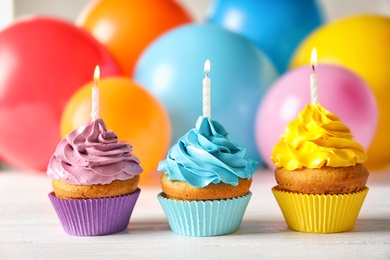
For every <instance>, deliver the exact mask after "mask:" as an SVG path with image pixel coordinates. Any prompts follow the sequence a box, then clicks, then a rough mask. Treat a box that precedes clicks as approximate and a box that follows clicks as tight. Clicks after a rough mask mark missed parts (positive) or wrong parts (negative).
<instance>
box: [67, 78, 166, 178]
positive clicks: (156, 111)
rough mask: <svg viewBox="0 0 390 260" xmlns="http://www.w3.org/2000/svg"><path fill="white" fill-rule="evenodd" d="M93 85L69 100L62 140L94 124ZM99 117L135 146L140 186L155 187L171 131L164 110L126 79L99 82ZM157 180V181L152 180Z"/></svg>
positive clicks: (80, 90) (124, 139)
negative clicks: (73, 132)
mask: <svg viewBox="0 0 390 260" xmlns="http://www.w3.org/2000/svg"><path fill="white" fill-rule="evenodd" d="M92 87H93V82H91V83H88V84H86V85H84V86H83V87H82V88H80V89H79V90H78V91H77V92H76V93H75V94H74V95H73V96H72V98H71V99H70V100H69V102H68V104H67V106H66V108H65V110H64V113H63V115H62V118H61V136H62V137H65V136H66V135H67V134H68V133H70V132H71V131H72V130H74V129H76V128H78V127H80V126H81V125H82V124H84V123H85V122H88V121H91V116H90V114H91V106H92V105H91V104H92V100H91V99H92V98H91V97H92V94H91V91H92ZM98 87H99V90H100V117H101V118H102V119H103V120H104V122H105V123H106V126H107V129H112V130H113V131H114V132H115V133H116V134H117V136H118V139H119V140H121V141H126V142H129V143H131V144H132V145H133V149H134V150H133V154H134V155H135V156H137V157H138V158H139V160H140V161H141V166H142V168H143V170H144V171H143V173H142V174H141V184H155V183H156V181H155V180H152V177H151V176H156V174H154V172H155V170H156V168H157V165H158V162H159V161H160V160H161V159H163V158H164V157H165V155H166V153H167V150H168V146H169V143H170V135H171V128H170V122H169V118H168V114H167V113H166V111H165V109H164V107H163V106H162V105H161V104H160V103H159V102H158V100H157V99H155V98H154V97H153V96H152V95H151V94H150V93H149V92H147V91H146V90H145V89H144V88H143V87H141V86H140V85H138V84H136V83H135V82H133V81H131V80H130V79H128V78H124V77H110V78H104V79H102V80H100V81H99V82H98ZM153 178H156V177H153Z"/></svg>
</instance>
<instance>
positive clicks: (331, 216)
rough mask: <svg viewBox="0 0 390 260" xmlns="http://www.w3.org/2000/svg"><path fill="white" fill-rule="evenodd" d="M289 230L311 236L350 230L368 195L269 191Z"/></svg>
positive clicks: (362, 192)
mask: <svg viewBox="0 0 390 260" xmlns="http://www.w3.org/2000/svg"><path fill="white" fill-rule="evenodd" d="M272 192H273V194H274V196H275V198H276V201H277V202H278V204H279V207H280V209H281V211H282V213H283V216H284V219H285V220H286V223H287V225H288V226H289V228H291V229H293V230H296V231H301V232H310V233H336V232H344V231H348V230H351V229H352V228H353V227H354V225H355V223H356V220H357V217H358V215H359V212H360V209H361V207H362V205H363V202H364V199H365V197H366V195H367V193H368V188H367V187H365V188H364V189H363V190H362V191H359V192H355V193H350V194H339V195H335V194H328V195H316V194H302V193H293V192H288V191H283V190H280V189H279V186H275V187H273V188H272Z"/></svg>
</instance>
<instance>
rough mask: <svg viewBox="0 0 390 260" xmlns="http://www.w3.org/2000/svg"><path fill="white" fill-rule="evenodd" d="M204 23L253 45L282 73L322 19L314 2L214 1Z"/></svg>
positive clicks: (284, 0) (287, 0) (309, 0)
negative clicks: (229, 31)
mask: <svg viewBox="0 0 390 260" xmlns="http://www.w3.org/2000/svg"><path fill="white" fill-rule="evenodd" d="M207 22H208V23H211V24H216V25H220V26H222V27H224V28H226V29H229V30H231V31H234V32H236V33H239V34H241V35H243V36H245V37H247V38H248V39H250V40H251V41H253V42H254V43H255V44H256V45H257V46H258V47H259V48H260V49H262V50H263V51H264V52H265V54H266V55H268V57H269V58H270V59H271V61H272V62H273V63H274V65H275V66H276V68H277V69H278V71H279V72H280V73H283V72H285V71H286V70H287V68H288V64H289V62H290V59H291V57H292V55H293V53H294V51H295V49H296V48H297V47H298V45H299V43H300V42H301V41H302V40H303V39H305V37H306V36H308V35H309V34H310V33H311V32H312V31H313V30H314V29H315V28H317V27H318V26H320V25H321V24H323V22H324V19H323V14H322V11H321V8H320V6H319V5H318V4H317V1H316V0H299V1H293V0H273V1H271V0H240V1H237V0H214V1H213V2H212V4H211V5H210V7H209V10H208V13H207Z"/></svg>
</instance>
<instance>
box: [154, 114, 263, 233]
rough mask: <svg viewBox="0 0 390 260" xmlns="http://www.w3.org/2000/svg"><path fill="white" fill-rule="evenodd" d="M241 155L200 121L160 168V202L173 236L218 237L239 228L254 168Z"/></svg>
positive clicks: (220, 132)
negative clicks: (162, 172)
mask: <svg viewBox="0 0 390 260" xmlns="http://www.w3.org/2000/svg"><path fill="white" fill-rule="evenodd" d="M244 155H245V149H243V148H241V147H239V146H238V145H237V144H234V143H233V142H232V141H231V140H230V137H229V135H228V133H227V132H226V130H225V129H224V128H223V126H222V125H221V124H219V123H218V122H217V121H215V120H211V119H210V118H208V117H199V119H198V121H197V123H196V127H195V128H193V129H191V130H190V131H189V132H188V133H187V134H186V135H184V136H183V137H182V138H180V139H179V141H178V143H177V144H175V145H174V146H173V147H172V148H171V149H170V150H169V152H168V156H167V159H166V160H164V161H161V162H160V164H159V167H158V169H159V170H161V171H164V174H163V175H162V177H161V186H162V189H163V192H162V193H160V194H159V195H158V199H159V201H160V203H161V205H162V207H163V210H164V212H165V215H166V216H167V219H168V222H169V225H170V227H171V229H172V231H173V232H175V233H178V234H181V235H186V236H217V235H224V234H228V233H232V232H235V231H236V230H237V229H238V228H239V226H240V224H241V221H242V218H243V216H244V213H245V210H246V207H247V205H248V202H249V200H250V197H251V192H250V191H249V188H250V186H251V183H252V175H253V173H254V172H255V171H256V167H257V164H258V162H256V161H254V160H250V159H245V158H244Z"/></svg>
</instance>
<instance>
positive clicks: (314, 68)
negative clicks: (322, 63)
mask: <svg viewBox="0 0 390 260" xmlns="http://www.w3.org/2000/svg"><path fill="white" fill-rule="evenodd" d="M311 68H312V70H313V73H316V67H315V66H314V64H313V65H311Z"/></svg>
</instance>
